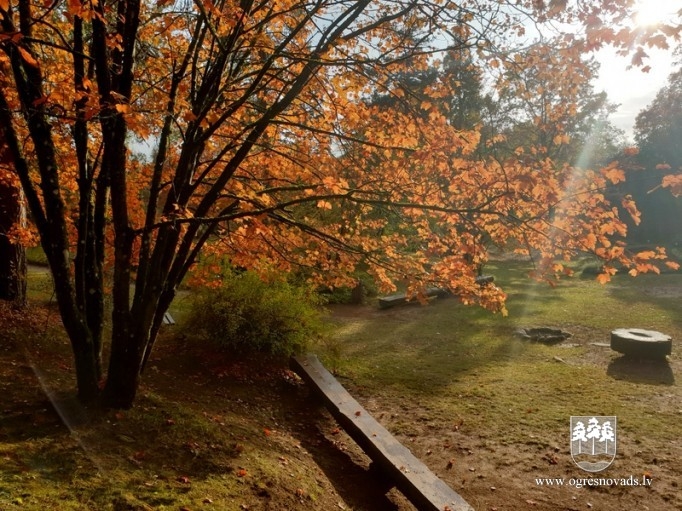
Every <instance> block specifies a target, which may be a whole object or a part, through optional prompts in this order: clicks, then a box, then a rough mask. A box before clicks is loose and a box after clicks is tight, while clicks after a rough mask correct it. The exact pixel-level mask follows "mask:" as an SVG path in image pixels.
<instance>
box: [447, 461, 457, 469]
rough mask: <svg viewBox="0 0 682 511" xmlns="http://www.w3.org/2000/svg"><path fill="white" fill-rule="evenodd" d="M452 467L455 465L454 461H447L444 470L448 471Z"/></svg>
mask: <svg viewBox="0 0 682 511" xmlns="http://www.w3.org/2000/svg"><path fill="white" fill-rule="evenodd" d="M454 465H455V460H454V459H451V460H450V461H448V464H447V465H446V466H445V468H446V469H448V470H450V469H451V468H452V467H453V466H454Z"/></svg>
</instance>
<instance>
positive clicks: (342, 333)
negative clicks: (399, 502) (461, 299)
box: [326, 262, 682, 510]
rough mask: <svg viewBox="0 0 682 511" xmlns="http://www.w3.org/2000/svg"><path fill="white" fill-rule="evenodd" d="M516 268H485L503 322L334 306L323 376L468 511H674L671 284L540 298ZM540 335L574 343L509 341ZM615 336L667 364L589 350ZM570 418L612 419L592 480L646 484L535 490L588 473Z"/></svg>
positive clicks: (620, 284) (578, 284)
mask: <svg viewBox="0 0 682 511" xmlns="http://www.w3.org/2000/svg"><path fill="white" fill-rule="evenodd" d="M527 269H528V268H527V267H526V266H525V265H523V264H520V263H510V262H506V263H501V264H499V265H497V267H494V268H490V269H489V271H490V272H491V273H493V274H495V276H496V282H497V283H498V284H499V285H501V286H502V287H503V288H505V289H507V290H508V291H509V302H508V308H509V316H508V317H502V316H501V315H491V314H489V313H486V312H485V311H480V310H476V309H471V308H465V307H463V306H461V305H460V304H459V303H458V302H457V301H456V300H454V299H448V300H440V301H434V302H433V303H432V304H431V305H430V306H428V307H420V306H417V305H415V306H407V307H401V308H395V309H390V310H388V311H379V310H375V309H374V310H373V309H365V310H363V311H354V310H352V309H351V308H348V307H346V308H343V307H340V308H338V309H337V314H336V317H337V322H338V329H337V335H336V338H335V343H334V344H333V348H334V349H333V350H332V351H331V352H330V353H329V354H328V356H327V359H326V361H327V364H328V365H329V366H331V367H333V368H334V369H335V370H336V372H337V373H338V375H339V377H340V378H341V379H342V381H343V382H344V383H345V384H346V385H347V386H348V387H349V388H351V389H352V393H355V394H357V395H359V396H361V398H362V401H363V402H364V403H365V404H367V405H368V407H369V408H370V410H371V411H373V413H374V414H376V415H377V416H381V417H382V418H383V419H382V422H384V425H385V426H386V427H387V428H388V429H389V430H391V431H392V432H394V433H395V434H397V435H398V436H399V437H400V438H401V439H402V440H403V441H404V442H405V443H406V444H407V445H409V446H410V447H411V448H412V449H413V451H414V452H415V454H416V455H417V456H420V457H422V458H423V459H424V460H426V461H427V463H428V464H429V465H431V467H432V469H433V470H435V471H436V472H437V473H439V474H440V475H441V476H442V477H443V478H444V479H445V480H446V482H448V483H449V484H450V485H451V486H452V487H453V488H454V489H455V490H457V491H459V492H460V493H461V494H462V495H463V496H464V497H465V498H466V499H467V500H468V501H469V502H470V503H471V504H472V505H473V506H474V507H475V508H476V509H519V508H522V507H526V506H537V507H538V508H540V509H587V508H589V507H591V506H595V508H598V509H608V510H611V509H613V510H615V509H626V508H627V509H634V508H635V507H637V506H634V503H635V502H637V503H638V504H639V506H640V507H639V508H640V509H645V507H641V506H648V509H652V510H653V509H657V510H658V509H671V510H673V509H682V498H681V497H680V492H679V489H678V481H679V480H680V476H682V462H681V460H680V453H682V442H681V441H680V437H682V404H681V403H682V400H681V399H680V398H681V397H682V391H681V390H680V385H679V381H678V380H679V372H680V368H681V367H682V364H681V363H680V356H679V347H678V346H679V344H678V343H679V340H680V339H682V275H680V274H668V275H660V276H659V275H644V276H640V277H638V278H636V279H633V278H630V277H627V276H618V277H616V278H615V279H614V280H613V282H612V283H611V284H609V285H607V286H602V285H599V284H598V283H596V282H595V281H593V280H591V279H581V278H571V279H567V280H566V281H565V282H564V283H563V284H562V285H561V286H559V287H556V288H551V287H549V286H547V285H545V284H538V283H534V282H531V281H529V280H527V279H526V278H525V274H526V272H527ZM538 326H551V327H557V328H560V329H563V330H565V331H568V332H571V333H572V334H573V335H572V337H571V338H570V339H568V340H567V341H566V342H564V343H561V344H558V345H554V346H546V345H543V344H537V343H535V344H533V343H529V342H528V341H524V340H521V339H518V338H516V337H515V336H514V335H513V334H514V331H515V330H516V329H518V328H522V327H538ZM620 327H638V328H645V329H652V330H659V331H662V332H664V333H666V334H668V335H672V336H673V339H674V340H675V345H674V348H673V356H672V357H670V359H669V361H666V362H634V363H631V362H630V361H628V360H627V359H623V358H622V357H621V356H620V355H619V354H617V353H615V352H613V351H611V350H610V349H609V348H608V347H605V346H599V344H603V343H608V342H609V339H610V331H611V330H613V329H615V328H620ZM571 415H608V416H617V425H618V434H619V437H618V453H617V458H616V460H615V462H614V463H613V464H612V466H611V467H609V468H608V469H607V470H606V471H605V472H601V473H599V474H596V475H597V476H600V477H611V478H616V477H618V478H620V477H629V476H630V475H634V476H635V477H637V478H641V477H642V476H643V475H644V474H647V475H650V476H651V477H652V479H653V481H652V486H651V488H646V489H645V488H625V489H624V488H618V487H598V488H588V489H585V488H582V489H577V488H562V489H556V488H552V489H547V488H543V487H539V486H538V485H537V484H536V482H535V478H536V477H564V478H565V479H566V481H567V483H566V484H568V480H569V479H570V478H580V477H588V476H590V475H591V474H590V473H588V472H584V471H582V470H581V469H580V468H578V467H577V466H575V464H574V463H573V461H572V459H571V454H570V442H569V438H568V436H569V429H570V416H571ZM592 475H595V474H592ZM528 502H530V503H531V504H528ZM588 504H589V505H590V506H588Z"/></svg>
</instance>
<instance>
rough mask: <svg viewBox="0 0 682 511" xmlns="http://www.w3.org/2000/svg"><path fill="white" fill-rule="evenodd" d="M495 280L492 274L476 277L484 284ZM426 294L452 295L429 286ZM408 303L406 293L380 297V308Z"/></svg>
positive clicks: (439, 296)
mask: <svg viewBox="0 0 682 511" xmlns="http://www.w3.org/2000/svg"><path fill="white" fill-rule="evenodd" d="M494 281H495V277H493V276H492V275H479V276H478V277H476V284H478V285H479V286H483V285H485V284H490V283H491V282H494ZM424 294H426V296H427V297H428V298H434V297H435V298H443V297H445V296H450V292H449V291H448V290H446V289H443V288H441V287H429V288H426V291H424ZM404 303H408V301H407V295H406V294H405V293H394V294H392V295H386V296H382V297H380V298H379V308H380V309H388V308H389V307H394V306H396V305H402V304H404Z"/></svg>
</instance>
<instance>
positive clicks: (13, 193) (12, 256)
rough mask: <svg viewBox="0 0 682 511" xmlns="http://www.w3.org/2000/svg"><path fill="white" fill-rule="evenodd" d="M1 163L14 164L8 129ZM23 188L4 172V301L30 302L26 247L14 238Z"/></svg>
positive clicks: (0, 184)
mask: <svg viewBox="0 0 682 511" xmlns="http://www.w3.org/2000/svg"><path fill="white" fill-rule="evenodd" d="M0 165H8V166H9V165H12V158H11V156H10V154H9V151H8V150H7V144H6V143H5V136H4V132H3V131H2V130H0ZM22 215H23V204H22V200H21V191H20V190H18V189H17V187H16V186H13V185H12V184H11V183H10V182H7V181H6V180H4V179H2V175H0V300H7V301H11V302H14V303H15V304H17V305H22V306H23V305H25V304H26V250H25V248H24V247H23V246H21V245H20V244H18V243H17V242H16V240H13V239H12V231H13V230H14V229H16V228H17V227H21V223H22Z"/></svg>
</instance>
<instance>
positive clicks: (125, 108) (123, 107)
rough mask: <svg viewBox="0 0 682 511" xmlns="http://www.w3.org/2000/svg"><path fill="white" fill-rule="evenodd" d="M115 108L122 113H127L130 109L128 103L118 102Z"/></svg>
mask: <svg viewBox="0 0 682 511" xmlns="http://www.w3.org/2000/svg"><path fill="white" fill-rule="evenodd" d="M114 108H116V111H117V112H118V113H121V114H127V113H128V110H129V109H130V108H129V107H128V105H124V104H122V103H117V104H116V106H115V107H114Z"/></svg>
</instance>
